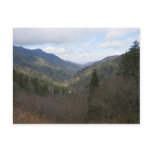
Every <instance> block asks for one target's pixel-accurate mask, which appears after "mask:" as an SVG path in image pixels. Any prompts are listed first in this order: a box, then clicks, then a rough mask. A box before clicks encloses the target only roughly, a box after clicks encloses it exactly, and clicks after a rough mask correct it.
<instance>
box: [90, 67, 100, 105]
mask: <svg viewBox="0 0 152 152" xmlns="http://www.w3.org/2000/svg"><path fill="white" fill-rule="evenodd" d="M98 86H99V79H98V75H97V71H96V70H95V69H94V70H93V72H92V77H91V81H90V89H89V102H90V101H91V99H92V96H93V95H94V92H95V90H96V88H97V87H98Z"/></svg>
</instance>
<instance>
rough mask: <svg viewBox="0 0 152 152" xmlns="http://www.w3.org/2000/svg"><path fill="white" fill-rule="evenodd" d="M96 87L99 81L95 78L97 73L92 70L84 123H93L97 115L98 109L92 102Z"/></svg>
mask: <svg viewBox="0 0 152 152" xmlns="http://www.w3.org/2000/svg"><path fill="white" fill-rule="evenodd" d="M98 87H99V79H98V76H97V71H96V70H95V69H94V70H93V72H92V77H91V81H90V89H89V98H88V111H87V117H86V122H90V121H93V120H94V119H96V116H97V115H98V111H99V107H98V105H96V104H95V103H94V102H93V97H94V96H95V91H96V89H97V88H98Z"/></svg>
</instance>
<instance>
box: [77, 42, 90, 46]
mask: <svg viewBox="0 0 152 152" xmlns="http://www.w3.org/2000/svg"><path fill="white" fill-rule="evenodd" d="M90 44H91V42H89V41H88V42H83V43H79V44H78V46H79V47H84V46H89V45H90Z"/></svg>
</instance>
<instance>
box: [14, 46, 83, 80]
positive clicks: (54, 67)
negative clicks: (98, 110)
mask: <svg viewBox="0 0 152 152" xmlns="http://www.w3.org/2000/svg"><path fill="white" fill-rule="evenodd" d="M13 63H14V68H18V69H20V70H21V69H25V70H27V69H28V71H31V70H33V73H34V72H35V73H37V74H39V73H40V74H43V75H47V76H49V77H51V78H53V79H54V80H57V81H64V80H66V79H69V78H71V77H72V76H73V75H74V74H75V73H76V72H77V71H78V70H80V69H81V67H80V66H78V65H76V64H73V63H70V62H67V61H64V60H62V59H60V58H59V57H57V56H56V55H54V54H48V53H45V52H43V51H42V50H41V49H35V50H30V49H26V48H23V47H17V46H13Z"/></svg>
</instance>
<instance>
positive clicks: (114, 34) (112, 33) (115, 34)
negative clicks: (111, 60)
mask: <svg viewBox="0 0 152 152" xmlns="http://www.w3.org/2000/svg"><path fill="white" fill-rule="evenodd" d="M138 30H139V29H136V28H121V29H120V28H117V29H109V30H107V33H106V36H105V40H114V39H118V38H121V37H123V36H124V35H126V34H128V33H132V32H136V31H138Z"/></svg>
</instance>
